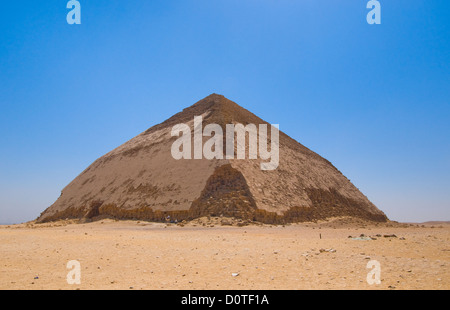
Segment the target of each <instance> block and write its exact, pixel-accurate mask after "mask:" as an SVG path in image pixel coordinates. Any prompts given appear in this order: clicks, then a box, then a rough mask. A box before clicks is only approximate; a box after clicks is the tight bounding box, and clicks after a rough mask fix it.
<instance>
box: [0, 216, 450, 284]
mask: <svg viewBox="0 0 450 310" xmlns="http://www.w3.org/2000/svg"><path fill="white" fill-rule="evenodd" d="M213 225H214V226H213ZM355 225H356V227H355ZM211 226H213V227H211ZM361 234H365V235H366V236H372V237H375V238H376V240H356V239H352V238H349V236H353V237H359V236H360V235H361ZM388 234H389V235H390V234H395V235H396V237H384V235H388ZM376 235H381V237H376ZM449 241H450V225H449V224H446V223H442V224H440V223H437V224H433V225H431V224H428V225H424V226H422V225H415V224H414V225H411V224H401V225H400V224H388V225H386V224H383V225H381V224H379V225H368V224H361V223H359V224H352V225H349V224H345V223H340V222H332V223H322V224H314V223H309V224H295V225H286V226H284V227H283V226H267V225H264V226H258V225H250V226H244V227H237V226H221V225H220V223H219V222H218V221H216V222H214V219H212V220H211V221H209V222H208V221H207V220H206V219H202V220H199V221H196V222H195V223H189V224H187V225H184V226H183V227H181V226H178V225H173V224H172V225H166V224H162V223H148V222H137V221H121V222H116V221H112V220H104V221H98V222H94V223H86V224H74V223H69V222H59V223H53V224H40V225H36V224H21V225H11V226H0V253H1V257H0V289H3V290H5V289H64V290H65V289H136V290H139V289H150V290H154V289H156V290H160V289H224V290H230V289H231V290H233V289H252V290H258V289H289V290H292V289H294V290H296V289H450V242H449ZM70 260H77V261H79V262H80V265H81V284H79V285H77V284H68V283H67V280H66V276H67V274H68V272H69V271H70V270H69V269H67V262H68V261H70ZM370 260H377V261H378V262H379V263H380V267H381V284H378V285H377V284H372V285H369V284H368V283H367V280H366V278H367V274H368V272H369V271H370V269H369V268H367V263H368V262H369V261H370Z"/></svg>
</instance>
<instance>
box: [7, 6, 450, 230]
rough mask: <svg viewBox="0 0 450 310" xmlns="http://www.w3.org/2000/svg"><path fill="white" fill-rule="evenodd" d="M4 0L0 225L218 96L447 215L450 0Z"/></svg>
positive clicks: (395, 200) (390, 194) (397, 195)
mask: <svg viewBox="0 0 450 310" xmlns="http://www.w3.org/2000/svg"><path fill="white" fill-rule="evenodd" d="M79 1H80V3H81V25H68V24H67V22H66V15H67V13H68V12H69V10H68V9H67V8H66V3H67V1H63V0H60V1H7V2H5V3H2V7H1V10H0V112H1V113H0V132H1V135H0V223H17V222H23V221H28V220H32V219H35V218H36V217H37V216H38V215H39V213H40V212H41V211H43V210H44V209H45V208H46V207H48V206H49V205H50V204H52V203H53V202H54V201H55V200H56V199H57V198H58V196H59V194H60V191H61V190H62V188H64V187H65V186H66V185H67V184H68V183H69V182H70V181H71V180H72V179H73V178H75V177H76V176H77V175H78V174H79V173H80V172H81V171H83V170H84V169H85V168H86V167H87V166H88V165H89V164H91V163H92V162H93V161H94V160H95V159H96V158H98V157H100V156H102V155H103V154H105V153H106V152H108V151H110V150H112V149H113V148H115V147H117V146H118V145H120V144H122V143H124V142H125V141H127V140H129V139H130V138H132V137H134V136H135V135H137V134H139V133H140V132H142V131H144V130H145V129H147V128H149V127H151V126H153V125H155V124H157V123H160V122H162V121H163V120H165V119H167V118H168V117H170V116H171V115H173V114H175V113H177V112H179V111H181V110H182V109H183V108H185V107H187V106H189V105H191V104H193V103H195V102H196V101H198V100H200V99H202V98H203V97H206V96H207V95H209V94H211V93H219V94H222V95H224V96H226V97H227V98H229V99H231V100H233V101H235V102H237V103H238V104H240V105H241V106H243V107H245V108H246V109H248V110H250V111H252V112H253V113H255V114H256V115H258V116H260V117H261V118H263V119H265V120H266V121H268V122H271V123H276V124H280V130H282V131H284V132H285V133H287V134H288V135H290V136H291V137H293V138H294V139H296V140H297V141H299V142H300V143H302V144H304V145H305V146H307V147H309V148H310V149H312V150H313V151H315V152H317V153H319V154H320V155H321V156H323V157H325V158H327V159H328V160H329V161H331V162H332V163H333V164H334V165H335V166H336V167H337V168H338V169H339V170H340V171H341V172H342V173H343V174H344V175H346V176H347V177H348V178H349V179H350V180H351V181H352V182H353V183H354V184H355V185H356V186H357V187H358V188H359V189H360V190H361V191H362V192H363V193H364V194H365V195H366V196H368V198H369V199H370V200H371V201H372V202H374V203H375V204H376V205H377V206H378V207H379V208H380V209H381V210H383V211H384V212H385V213H386V214H387V215H388V217H389V218H390V219H392V220H397V221H427V220H450V4H449V2H448V1H444V0H433V1H419V0H410V1H406V0H396V1H387V0H380V3H381V25H368V24H367V22H366V15H367V13H368V12H369V10H368V9H367V8H366V3H367V1H365V0H322V1H312V0H308V1H307V0H272V1H265V0H240V1H236V0H207V1H206V0H195V1H194V0H190V1H187V0H186V1H176V0H170V1H168V0H164V1H163V0H161V1H106V0H104V1H98V0H96V1H93V0H89V1H87V0H79Z"/></svg>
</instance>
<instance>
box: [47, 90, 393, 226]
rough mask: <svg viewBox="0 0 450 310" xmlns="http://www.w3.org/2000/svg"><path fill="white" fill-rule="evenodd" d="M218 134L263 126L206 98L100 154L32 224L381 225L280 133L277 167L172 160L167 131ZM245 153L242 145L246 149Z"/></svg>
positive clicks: (327, 166)
mask: <svg viewBox="0 0 450 310" xmlns="http://www.w3.org/2000/svg"><path fill="white" fill-rule="evenodd" d="M199 115H201V116H202V117H203V126H205V125H207V124H211V123H215V124H219V125H221V126H222V127H223V128H224V132H225V125H226V124H230V123H241V124H244V125H246V124H249V123H252V124H268V123H267V122H265V121H263V120H261V119H260V118H258V117H257V116H256V115H254V114H252V113H251V112H249V111H247V110H245V109H244V108H242V107H240V106H239V105H237V104H236V103H234V102H232V101H230V100H228V99H226V98H225V97H223V96H221V95H217V94H212V95H210V96H208V97H206V98H204V99H202V100H200V101H198V102H197V103H195V104H194V105H192V106H190V107H188V108H186V109H184V110H183V111H182V112H180V113H177V114H175V115H174V116H172V117H171V118H169V119H167V120H166V121H164V122H163V123H161V124H158V125H155V126H153V127H151V128H150V129H148V130H146V131H144V132H143V133H141V134H139V135H138V136H136V137H134V138H133V139H131V140H129V141H127V142H126V143H124V144H123V145H121V146H119V147H118V148H116V149H114V150H113V151H111V152H109V153H107V154H105V155H104V156H102V157H100V158H99V159H97V160H96V161H95V162H94V163H92V164H91V165H90V166H89V167H88V168H87V169H86V170H85V171H83V172H82V173H81V174H80V175H79V176H78V177H76V178H75V179H74V180H73V181H72V182H71V183H70V184H69V185H67V186H66V187H65V188H64V189H63V191H62V193H61V196H60V197H59V198H58V199H57V201H56V202H55V203H54V204H53V205H51V206H50V207H49V208H48V209H47V210H45V211H44V212H43V213H42V214H41V215H40V217H39V218H38V221H40V222H45V221H51V220H57V219H65V218H95V217H98V216H103V217H115V218H119V219H125V218H133V219H143V220H157V221H159V220H164V218H165V217H166V216H168V215H170V216H171V217H172V218H177V219H178V220H182V219H192V218H195V217H198V216H204V215H224V216H235V217H240V218H245V219H251V220H259V221H263V222H270V223H281V222H292V221H307V220H316V219H324V218H327V217H332V216H341V215H348V216H357V217H361V218H366V219H370V220H377V221H385V220H386V219H387V218H386V216H385V215H384V213H383V212H381V211H380V210H379V209H377V208H376V207H375V206H374V205H373V204H372V203H371V202H370V201H369V200H368V199H367V197H365V196H364V195H363V194H362V193H361V192H360V191H359V190H358V189H357V188H356V187H355V186H354V185H353V184H352V183H351V182H350V181H349V180H348V179H347V178H346V177H345V176H343V175H342V173H340V172H339V171H338V170H337V169H336V168H335V167H334V166H333V165H332V164H331V163H330V162H329V161H327V160H326V159H324V158H322V157H321V156H319V155H318V154H316V153H314V152H313V151H311V150H309V149H308V148H306V147H305V146H303V145H301V144H300V143H298V142H296V141H295V140H293V139H291V138H290V137H289V136H287V135H286V134H284V133H283V132H281V131H280V139H279V149H280V156H279V157H280V163H279V167H278V168H277V169H276V170H273V171H263V170H261V169H260V160H259V159H256V160H250V159H230V160H226V159H220V160H217V159H214V160H207V159H195V160H187V159H181V160H175V159H173V158H172V155H171V151H170V150H171V146H172V143H173V142H174V141H175V140H176V137H171V134H170V132H171V129H172V127H173V126H174V125H176V124H179V123H186V124H188V125H189V126H190V127H191V129H192V128H193V119H194V116H199ZM247 147H248V146H247Z"/></svg>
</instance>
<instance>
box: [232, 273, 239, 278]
mask: <svg viewBox="0 0 450 310" xmlns="http://www.w3.org/2000/svg"><path fill="white" fill-rule="evenodd" d="M238 275H239V273H238V272H233V273H232V274H231V276H232V277H237V276H238Z"/></svg>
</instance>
